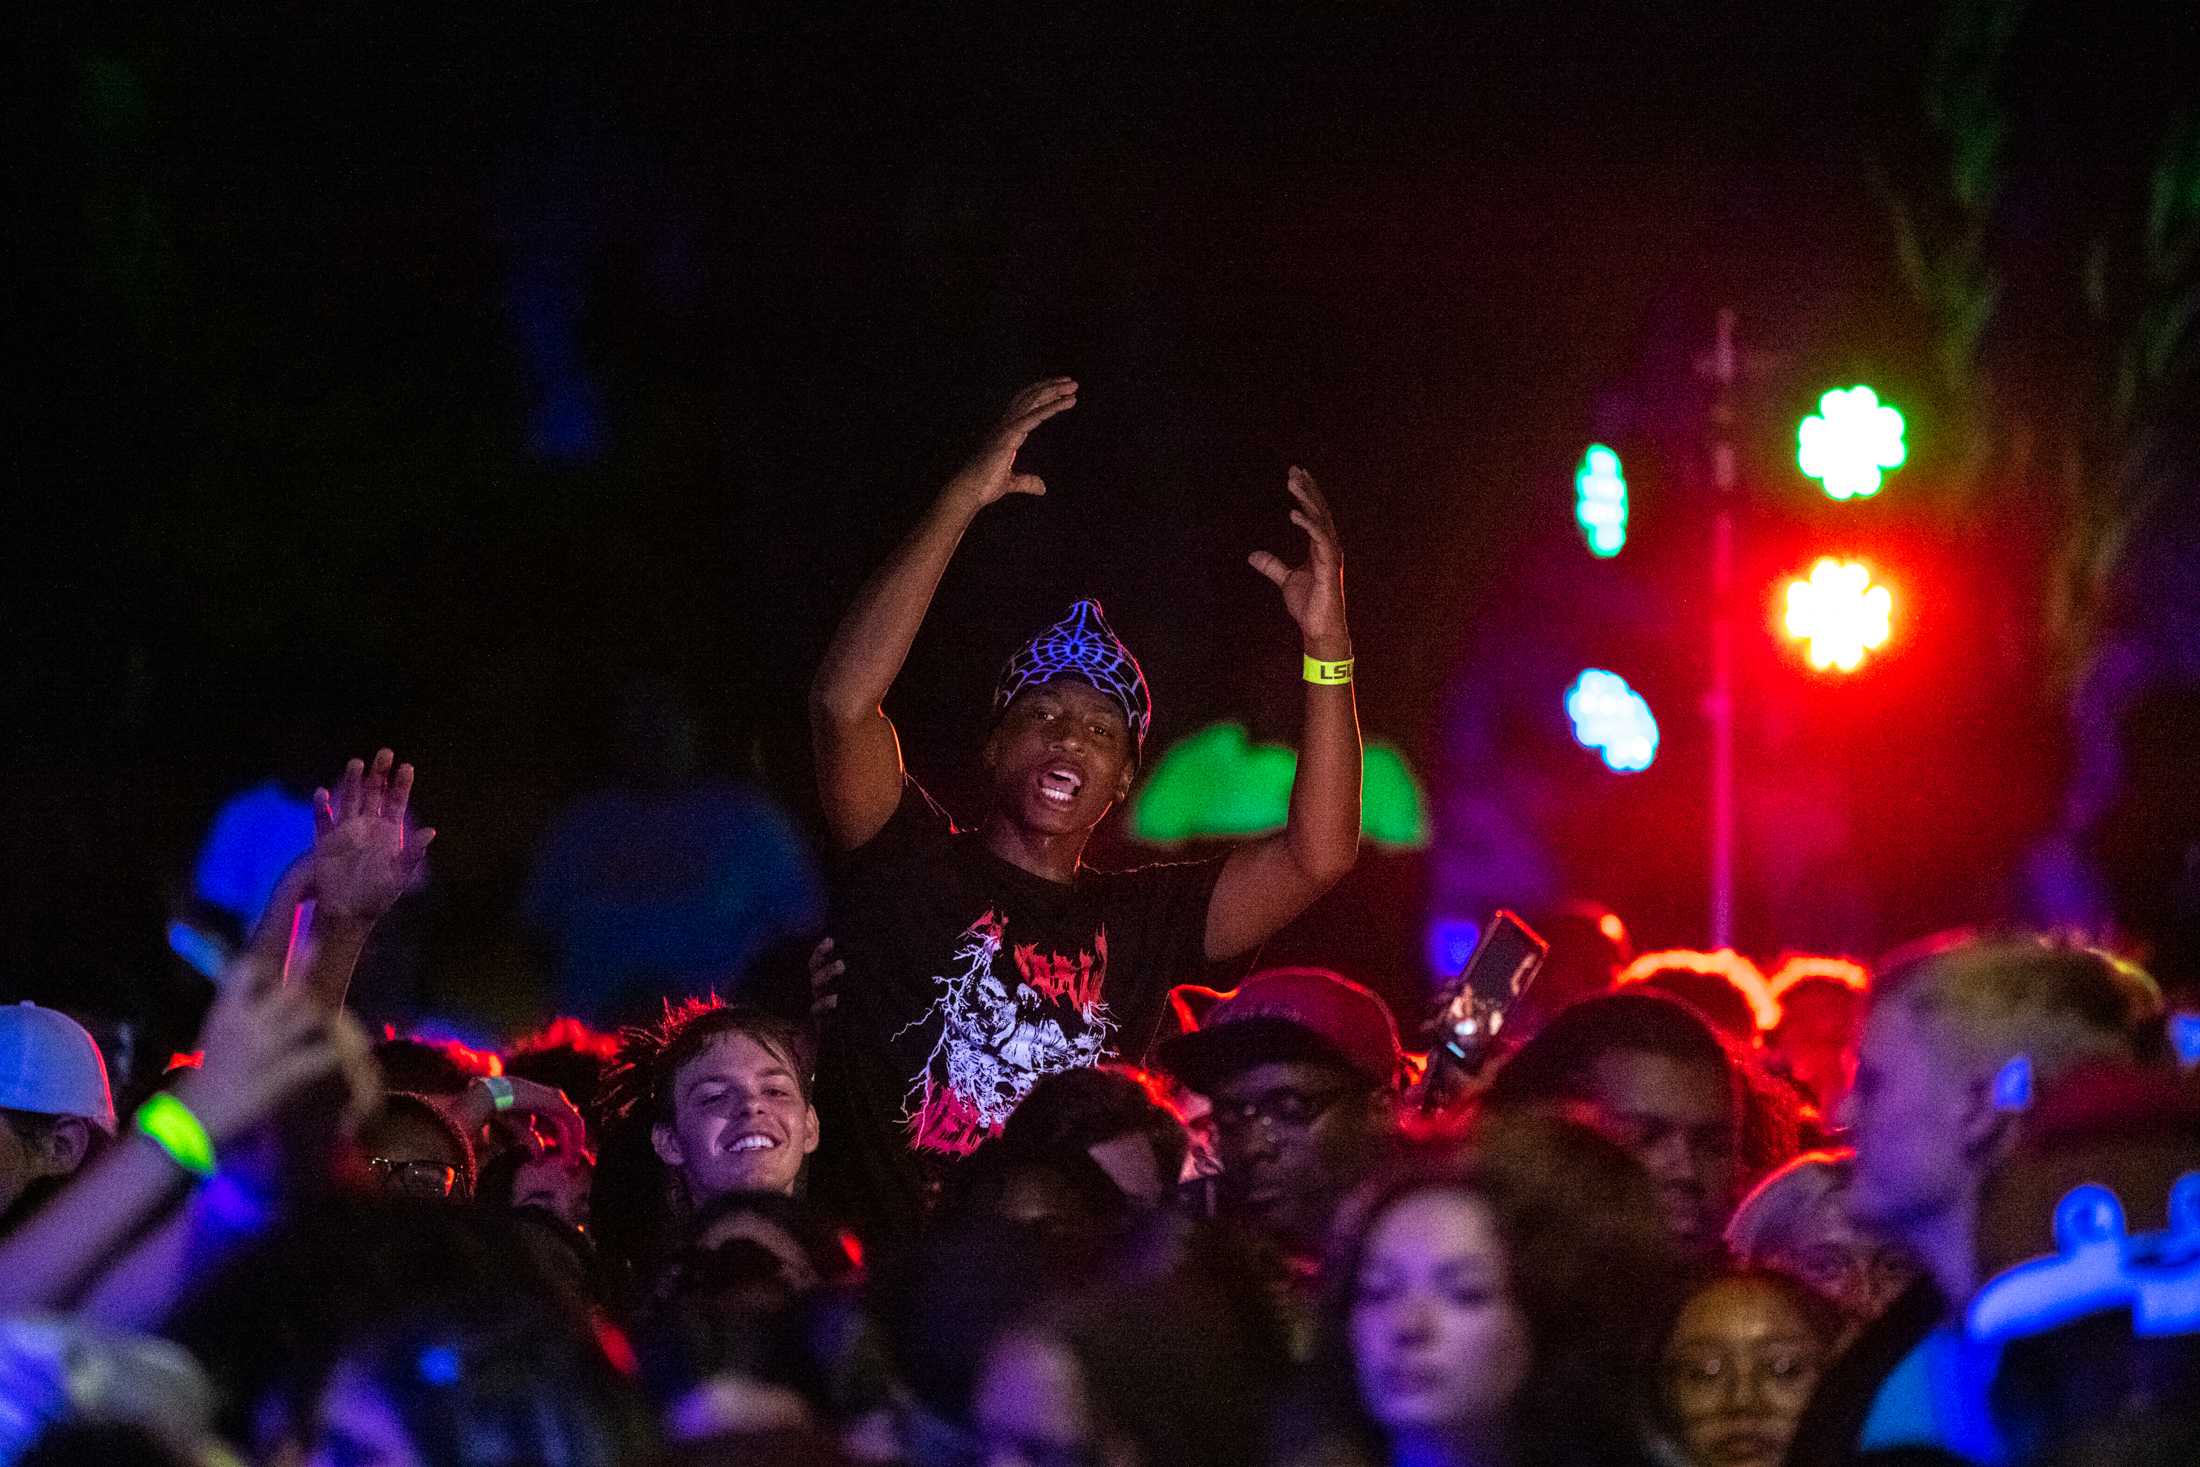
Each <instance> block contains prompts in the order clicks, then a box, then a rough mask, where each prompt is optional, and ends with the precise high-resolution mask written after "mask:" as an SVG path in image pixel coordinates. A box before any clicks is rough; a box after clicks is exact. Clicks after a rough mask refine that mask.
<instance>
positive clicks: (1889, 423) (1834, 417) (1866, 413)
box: [1795, 387, 1909, 499]
mask: <svg viewBox="0 0 2200 1467" xmlns="http://www.w3.org/2000/svg"><path fill="white" fill-rule="evenodd" d="M1902 433H1903V423H1902V414H1901V413H1899V412H1897V411H1896V410H1895V409H1894V408H1892V407H1890V406H1889V405H1887V404H1886V403H1883V402H1881V401H1880V400H1879V394H1878V393H1876V392H1874V391H1872V390H1871V389H1870V388H1869V387H1851V388H1848V389H1846V390H1842V389H1836V390H1834V391H1832V392H1829V393H1827V394H1826V395H1825V396H1823V397H1821V398H1819V399H1818V411H1817V412H1815V413H1813V414H1811V415H1810V416H1809V417H1807V418H1805V419H1803V425H1802V427H1801V429H1799V430H1798V431H1797V434H1796V448H1795V461H1796V463H1797V464H1799V465H1800V466H1801V467H1802V470H1803V472H1804V473H1805V474H1808V475H1809V476H1810V477H1811V478H1813V479H1816V480H1817V481H1818V482H1819V483H1820V484H1821V485H1823V486H1824V488H1825V491H1826V493H1827V494H1829V495H1831V496H1832V497H1833V498H1835V499H1869V498H1870V497H1871V496H1872V495H1874V494H1877V493H1878V492H1879V486H1880V485H1881V484H1882V483H1884V482H1885V481H1886V477H1887V471H1888V470H1889V469H1898V468H1900V467H1902V462H1903V460H1904V459H1906V458H1908V457H1909V450H1908V449H1907V448H1906V447H1904V446H1903V442H1902Z"/></svg>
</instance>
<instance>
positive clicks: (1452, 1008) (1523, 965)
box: [1437, 910, 1551, 1057]
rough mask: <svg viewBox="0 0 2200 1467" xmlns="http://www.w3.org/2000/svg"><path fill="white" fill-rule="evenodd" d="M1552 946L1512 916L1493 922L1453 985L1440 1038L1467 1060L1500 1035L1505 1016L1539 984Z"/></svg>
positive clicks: (1505, 914) (1499, 916) (1439, 1025)
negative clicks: (1538, 977) (1537, 979)
mask: <svg viewBox="0 0 2200 1467" xmlns="http://www.w3.org/2000/svg"><path fill="white" fill-rule="evenodd" d="M1550 950H1551V945H1550V944H1549V943H1547V942H1545V941H1544V940H1543V939H1542V938H1540V937H1538V936H1537V935H1536V934H1535V932H1534V930H1533V929H1532V928H1530V927H1529V926H1528V924H1527V923H1525V922H1523V921H1521V920H1520V918H1519V917H1518V916H1517V915H1515V914H1514V913H1512V912H1507V911H1502V910H1501V911H1499V912H1498V913H1497V915H1496V916H1495V917H1493V918H1491V919H1490V926H1489V930H1488V931H1487V932H1485V933H1484V934H1483V935H1482V941H1481V943H1480V944H1479V945H1477V946H1476V948H1475V950H1474V956H1473V957H1471V958H1469V959H1467V966H1466V968H1465V969H1464V970H1463V971H1462V972H1461V973H1460V974H1459V977H1458V980H1457V982H1456V983H1455V984H1454V985H1453V989H1452V995H1451V998H1450V1000H1449V1001H1448V1002H1447V1003H1445V1005H1444V1006H1443V1009H1442V1011H1441V1012H1440V1013H1439V1015H1438V1017H1437V1028H1438V1031H1439V1032H1438V1037H1439V1039H1440V1040H1441V1042H1442V1043H1443V1044H1444V1046H1445V1047H1446V1048H1448V1049H1450V1050H1451V1051H1452V1052H1453V1053H1454V1054H1456V1055H1460V1056H1461V1057H1464V1056H1465V1055H1466V1053H1467V1052H1468V1051H1469V1050H1470V1049H1471V1048H1473V1047H1474V1046H1476V1045H1479V1044H1484V1043H1486V1042H1487V1041H1488V1040H1489V1039H1491V1038H1492V1037H1493V1036H1494V1035H1495V1034H1496V1032H1497V1029H1498V1026H1499V1025H1500V1024H1501V1023H1502V1022H1503V1020H1504V1011H1505V1009H1506V1007H1507V1006H1509V1005H1510V1004H1511V1003H1512V1001H1513V1000H1514V999H1515V998H1518V997H1519V996H1520V994H1521V993H1522V992H1523V991H1525V990H1526V988H1527V987H1528V985H1529V984H1530V983H1533V982H1534V981H1535V975H1536V971H1537V970H1538V969H1540V968H1541V967H1542V966H1543V959H1544V956H1545V955H1546V954H1547V953H1549V952H1550Z"/></svg>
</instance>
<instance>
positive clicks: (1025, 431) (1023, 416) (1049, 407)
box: [947, 377, 1077, 509]
mask: <svg viewBox="0 0 2200 1467" xmlns="http://www.w3.org/2000/svg"><path fill="white" fill-rule="evenodd" d="M1075 406H1077V384H1076V382H1074V381H1073V380H1071V379H1070V378H1068V377H1050V378H1048V379H1047V380H1046V381H1044V382H1034V383H1032V384H1031V385H1030V386H1029V387H1026V388H1025V389H1024V390H1023V391H1021V392H1019V393H1017V394H1016V395H1015V396H1014V397H1012V398H1010V399H1009V402H1008V411H1007V412H1005V413H1003V414H1002V415H1001V421H1000V422H999V423H997V424H995V425H994V428H993V431H992V432H991V433H989V434H987V435H986V440H985V446H984V447H982V448H980V449H979V450H978V452H977V455H976V456H975V457H974V458H972V459H971V460H970V462H969V463H967V464H965V465H963V467H962V471H961V472H960V473H958V474H956V475H955V477H954V478H953V479H951V480H949V481H948V485H947V492H948V493H949V494H951V495H955V496H957V497H960V498H965V499H968V500H971V501H973V502H974V503H975V504H976V505H977V506H978V507H979V508H980V509H983V508H984V507H985V506H987V505H989V504H993V503H996V502H998V501H999V500H1002V499H1005V498H1007V497H1008V496H1009V495H1011V494H1044V493H1046V492H1047V486H1046V482H1045V481H1044V480H1043V479H1041V478H1040V477H1039V476H1038V475H1037V474H1024V473H1018V472H1017V470H1016V454H1017V452H1018V450H1020V449H1022V447H1023V446H1024V440H1025V439H1026V438H1029V437H1030V436H1031V430H1032V429H1034V428H1036V427H1038V426H1039V425H1040V424H1041V423H1043V422H1045V421H1046V420H1047V419H1048V418H1051V417H1053V416H1054V415H1055V414H1056V413H1066V412H1068V411H1069V410H1070V409H1071V408H1073V407H1075Z"/></svg>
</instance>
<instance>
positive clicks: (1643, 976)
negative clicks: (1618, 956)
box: [1614, 947, 1780, 1029]
mask: <svg viewBox="0 0 2200 1467" xmlns="http://www.w3.org/2000/svg"><path fill="white" fill-rule="evenodd" d="M1675 971H1678V972H1682V973H1701V974H1704V975H1705V976H1707V977H1717V978H1723V979H1725V980H1726V981H1727V982H1728V983H1731V984H1733V985H1734V987H1735V988H1736V989H1737V990H1738V991H1739V992H1740V993H1741V995H1742V997H1743V998H1746V999H1748V1000H1749V1012H1750V1015H1751V1016H1752V1017H1753V1018H1755V1019H1756V1021H1757V1027H1758V1028H1759V1029H1770V1028H1772V1027H1773V1026H1774V1025H1776V1024H1778V1023H1779V1022H1780V1005H1779V1004H1778V1003H1777V1002H1775V1001H1774V999H1773V996H1772V987H1771V985H1770V984H1768V983H1766V982H1765V975H1764V973H1763V972H1762V970H1760V969H1759V968H1758V966H1757V965H1756V964H1755V963H1753V962H1751V961H1750V960H1749V959H1748V958H1745V957H1743V956H1742V955H1741V954H1740V953H1738V952H1736V951H1734V949H1732V948H1730V947H1722V948H1720V949H1719V950H1718V951H1717V952H1708V953H1707V952H1698V951H1697V950H1695V949H1694V948H1685V947H1683V948H1673V949H1671V950H1669V951H1666V952H1662V953H1644V954H1643V955H1642V956H1641V957H1639V958H1637V959H1635V960H1634V961H1633V962H1632V963H1629V964H1628V965H1627V966H1626V967H1624V968H1622V969H1621V970H1620V974H1619V977H1618V978H1617V979H1615V980H1614V984H1615V986H1617V987H1621V988H1625V987H1627V986H1628V985H1630V984H1634V983H1647V982H1648V981H1649V980H1651V979H1652V978H1655V977H1657V976H1658V975H1659V974H1660V973H1670V972H1675Z"/></svg>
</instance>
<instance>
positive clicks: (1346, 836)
mask: <svg viewBox="0 0 2200 1467" xmlns="http://www.w3.org/2000/svg"><path fill="white" fill-rule="evenodd" d="M1289 487H1290V490H1291V496H1292V498H1294V499H1296V500H1297V501H1298V507H1297V508H1296V509H1294V510H1292V511H1291V523H1293V524H1295V525H1297V526H1298V527H1299V528H1300V529H1301V530H1304V531H1305V532H1306V540H1307V557H1306V564H1304V565H1301V566H1296V567H1292V566H1287V565H1285V564H1284V563H1283V562H1282V561H1281V560H1279V559H1278V558H1277V557H1275V556H1273V555H1270V554H1269V553H1268V552H1267V551H1265V550H1260V551H1255V552H1254V553H1253V554H1252V555H1251V556H1249V557H1248V560H1249V561H1250V563H1251V564H1252V567H1253V569H1254V570H1257V571H1259V572H1260V573H1261V574H1262V575H1264V576H1266V577H1267V578H1268V579H1269V580H1270V581H1272V582H1274V583H1275V585H1276V587H1277V588H1278V589H1279V590H1281V591H1282V592H1283V604H1284V607H1285V609H1287V610H1288V611H1289V612H1290V613H1291V619H1292V620H1293V621H1295V622H1297V623H1298V624H1299V635H1300V639H1301V642H1302V644H1303V646H1304V648H1305V654H1306V656H1307V657H1308V658H1311V659H1313V660H1314V661H1315V662H1318V663H1322V664H1325V665H1327V670H1326V671H1319V670H1313V669H1310V670H1309V671H1308V673H1307V686H1306V719H1305V724H1304V727H1303V728H1302V730H1301V732H1300V735H1299V767H1298V776H1297V778H1296V779H1295V780H1294V782H1293V783H1292V785H1291V814H1290V819H1289V821H1288V822H1287V823H1286V824H1285V825H1284V828H1283V829H1282V830H1280V831H1278V832H1277V833H1276V834H1274V835H1271V836H1265V837H1263V838H1262V839H1260V840H1256V841H1249V842H1247V843H1246V844H1245V845H1242V846H1239V847H1238V848H1237V849H1236V850H1234V851H1232V852H1231V853H1230V855H1229V858H1228V859H1227V860H1225V861H1224V862H1223V865H1222V876H1221V878H1220V879H1219V880H1218V881H1217V882H1216V883H1215V894H1214V897H1213V899H1212V900H1211V901H1209V903H1208V905H1207V956H1208V957H1209V958H1210V959H1222V958H1234V957H1237V956H1238V955H1240V954H1241V953H1246V952H1250V951H1252V949H1254V948H1256V947H1258V946H1259V945H1260V944H1261V943H1263V942H1265V941H1267V940H1268V938H1269V937H1271V936H1273V935H1274V934H1275V932H1276V931H1277V930H1278V929H1279V928H1281V927H1282V926H1283V925H1284V924H1285V923H1286V922H1289V921H1290V920H1291V919H1292V918H1293V917H1296V916H1297V915H1298V914H1299V913H1301V912H1303V911H1305V910H1306V909H1307V908H1308V907H1310V906H1312V905H1313V903H1314V899H1315V898H1317V897H1319V896H1320V895H1321V894H1322V893H1323V892H1325V891H1327V890H1329V888H1330V887H1332V886H1334V885H1336V884H1337V882H1338V881H1339V880H1340V879H1342V878H1343V876H1344V874H1345V872H1347V871H1349V870H1351V869H1352V863H1353V862H1354V861H1356V860H1357V859H1359V854H1360V715H1359V708H1358V705H1357V704H1356V703H1355V701H1354V700H1353V696H1352V683H1351V670H1350V667H1349V664H1350V662H1351V659H1352V633H1351V631H1350V630H1349V629H1348V628H1347V626H1346V624H1345V615H1344V552H1343V550H1342V549H1341V548H1340V546H1339V544H1338V540H1337V526H1336V522H1335V521H1334V520H1333V519H1332V518H1331V517H1330V513H1329V504H1328V502H1327V501H1326V500H1324V499H1323V498H1322V493H1321V490H1320V489H1319V488H1317V487H1316V486H1315V483H1314V479H1313V476H1312V475H1310V474H1308V473H1307V472H1306V471H1305V470H1304V469H1298V468H1294V469H1292V470H1291V474H1290V479H1289ZM1339 664H1345V666H1344V667H1343V668H1342V670H1341V671H1340V669H1339V666H1338V665H1339Z"/></svg>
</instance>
